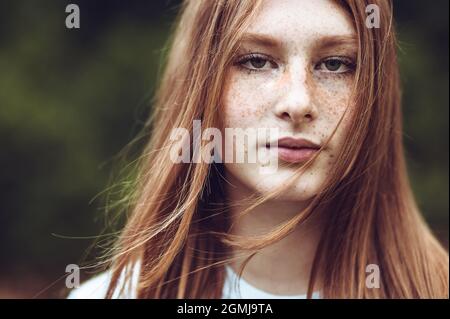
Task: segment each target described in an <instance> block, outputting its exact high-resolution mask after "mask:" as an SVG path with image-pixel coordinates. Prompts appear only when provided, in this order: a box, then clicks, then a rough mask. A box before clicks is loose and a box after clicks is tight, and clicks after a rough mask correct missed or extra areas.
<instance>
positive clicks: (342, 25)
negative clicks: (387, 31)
mask: <svg viewBox="0 0 450 319" xmlns="http://www.w3.org/2000/svg"><path fill="white" fill-rule="evenodd" d="M247 32H249V33H256V34H265V35H270V36H271V37H275V38H276V39H278V40H281V41H282V42H284V43H286V44H289V43H290V44H293V45H299V44H302V45H308V44H309V43H311V41H317V39H318V38H322V37H328V38H329V37H333V36H336V37H346V36H348V37H354V36H355V30H354V27H353V24H352V21H351V18H350V17H349V15H348V14H347V13H346V12H345V11H344V10H343V9H342V8H341V7H340V6H339V5H338V4H337V3H335V1H333V0H263V5H262V8H261V11H260V12H259V14H258V15H257V16H256V17H255V19H254V20H253V21H252V23H251V24H250V26H249V28H248V30H247Z"/></svg>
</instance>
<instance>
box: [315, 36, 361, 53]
mask: <svg viewBox="0 0 450 319" xmlns="http://www.w3.org/2000/svg"><path fill="white" fill-rule="evenodd" d="M337 46H344V47H350V48H358V41H357V38H356V36H355V35H337V36H325V37H323V38H321V39H320V41H318V43H317V45H316V46H315V48H316V49H317V50H327V49H332V48H334V47H337Z"/></svg>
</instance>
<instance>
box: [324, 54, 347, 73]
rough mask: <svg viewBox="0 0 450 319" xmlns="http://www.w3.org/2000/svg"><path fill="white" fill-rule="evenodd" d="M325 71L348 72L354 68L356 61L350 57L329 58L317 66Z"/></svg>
mask: <svg viewBox="0 0 450 319" xmlns="http://www.w3.org/2000/svg"><path fill="white" fill-rule="evenodd" d="M316 69H317V70H321V71H323V72H325V73H347V72H350V71H352V70H354V63H353V61H352V60H350V59H348V58H328V59H325V60H323V61H322V62H320V63H319V64H318V65H317V66H316Z"/></svg>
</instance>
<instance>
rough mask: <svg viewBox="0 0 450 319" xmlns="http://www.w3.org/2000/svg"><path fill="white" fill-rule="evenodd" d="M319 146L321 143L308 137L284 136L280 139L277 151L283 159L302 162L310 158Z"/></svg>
mask: <svg viewBox="0 0 450 319" xmlns="http://www.w3.org/2000/svg"><path fill="white" fill-rule="evenodd" d="M268 147H269V146H268ZM319 148H320V145H318V144H316V143H313V142H311V141H309V140H307V139H303V138H293V137H284V138H281V139H279V140H278V146H277V148H276V151H277V154H278V157H279V158H280V159H281V160H282V161H285V162H289V163H300V162H305V161H307V160H309V159H310V158H311V157H312V156H313V155H314V154H315V152H317V151H318V150H319Z"/></svg>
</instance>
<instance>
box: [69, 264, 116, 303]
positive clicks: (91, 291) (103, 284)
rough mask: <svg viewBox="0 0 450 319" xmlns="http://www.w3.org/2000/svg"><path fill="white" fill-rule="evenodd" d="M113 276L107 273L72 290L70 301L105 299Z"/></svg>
mask: <svg viewBox="0 0 450 319" xmlns="http://www.w3.org/2000/svg"><path fill="white" fill-rule="evenodd" d="M110 277H111V274H110V272H109V271H105V272H103V273H101V274H99V275H97V276H95V277H93V278H91V279H89V280H88V281H86V282H84V283H83V284H82V285H81V286H79V287H78V288H74V289H72V291H71V292H70V294H69V295H68V296H67V298H68V299H104V298H105V297H106V292H107V290H108V286H109V282H110Z"/></svg>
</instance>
